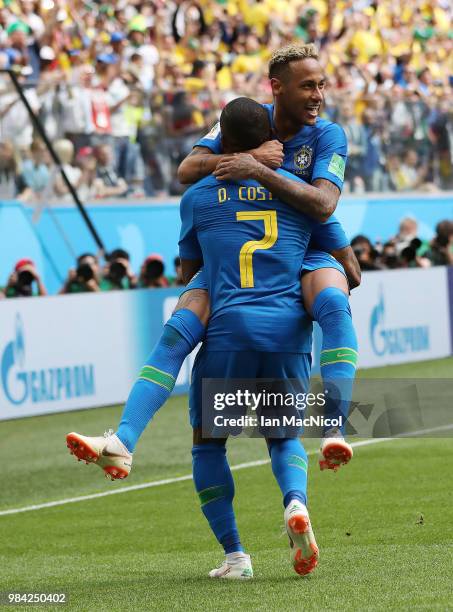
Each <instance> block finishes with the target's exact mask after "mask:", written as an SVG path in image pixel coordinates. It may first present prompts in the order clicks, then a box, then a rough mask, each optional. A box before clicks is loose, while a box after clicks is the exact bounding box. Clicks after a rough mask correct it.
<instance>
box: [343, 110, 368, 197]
mask: <svg viewBox="0 0 453 612" xmlns="http://www.w3.org/2000/svg"><path fill="white" fill-rule="evenodd" d="M339 123H340V124H341V126H342V127H343V129H344V131H345V133H346V138H347V139H348V163H347V164H346V174H345V182H346V183H347V184H348V186H349V189H350V190H351V191H352V192H363V191H364V189H365V184H364V181H363V178H362V176H363V167H364V161H365V155H366V149H367V141H366V132H365V129H364V127H363V125H361V124H360V123H358V121H357V119H356V118H355V117H354V108H353V104H352V103H351V101H348V102H344V103H343V104H342V105H341V107H340V114H339Z"/></svg>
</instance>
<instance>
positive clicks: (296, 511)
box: [285, 499, 319, 576]
mask: <svg viewBox="0 0 453 612" xmlns="http://www.w3.org/2000/svg"><path fill="white" fill-rule="evenodd" d="M285 525H286V532H287V534H288V537H289V545H290V548H291V550H290V559H291V563H292V564H293V567H294V570H295V572H296V573H297V574H300V575H301V576H305V575H306V574H310V573H311V572H312V571H313V570H314V569H315V567H316V566H317V565H318V558H319V549H318V546H317V545H316V540H315V536H314V534H313V529H312V528H311V523H310V518H309V516H308V510H307V507H306V506H305V505H304V504H303V503H302V502H300V501H299V500H298V499H293V500H292V501H291V502H290V503H289V504H288V506H287V507H286V510H285Z"/></svg>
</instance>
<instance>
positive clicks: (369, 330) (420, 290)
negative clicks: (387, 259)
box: [351, 267, 451, 368]
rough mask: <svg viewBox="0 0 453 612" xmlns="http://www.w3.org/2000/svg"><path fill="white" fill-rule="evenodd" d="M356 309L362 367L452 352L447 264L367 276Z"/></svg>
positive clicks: (356, 297)
mask: <svg viewBox="0 0 453 612" xmlns="http://www.w3.org/2000/svg"><path fill="white" fill-rule="evenodd" d="M351 309H352V316H353V321H354V325H355V328H356V332H357V337H358V341H359V367H362V368H363V367H366V368H368V367H375V366H381V365H389V364H396V363H408V362H411V361H422V360H424V359H435V358H437V357H445V356H447V355H450V354H451V341H450V313H449V297H448V283H447V268H444V267H437V268H430V269H428V270H422V269H409V270H388V271H384V272H369V273H366V274H363V275H362V284H361V286H360V287H359V288H358V289H356V290H354V291H353V292H352V295H351Z"/></svg>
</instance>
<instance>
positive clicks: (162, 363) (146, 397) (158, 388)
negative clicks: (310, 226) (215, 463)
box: [116, 289, 210, 453]
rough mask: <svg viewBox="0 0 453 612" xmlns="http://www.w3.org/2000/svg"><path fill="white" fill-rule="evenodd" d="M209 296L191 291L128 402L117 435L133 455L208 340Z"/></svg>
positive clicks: (141, 374) (185, 297) (151, 355)
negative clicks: (192, 357) (194, 354)
mask: <svg viewBox="0 0 453 612" xmlns="http://www.w3.org/2000/svg"><path fill="white" fill-rule="evenodd" d="M209 312H210V308H209V295H208V292H207V291H205V290H203V289H191V290H190V291H186V292H185V293H183V295H182V296H181V297H180V299H179V302H178V305H177V306H176V309H175V311H174V312H173V314H172V316H171V317H170V319H169V320H168V321H167V323H166V324H165V326H164V329H163V333H162V335H161V337H160V339H159V341H158V342H157V344H156V346H155V347H154V349H153V351H152V352H151V354H150V355H149V357H148V359H147V360H146V362H145V364H144V365H143V367H142V369H141V371H140V373H139V375H138V379H137V381H136V382H135V384H134V386H133V387H132V390H131V392H130V394H129V397H128V399H127V402H126V405H125V407H124V411H123V414H122V417H121V422H120V425H119V427H118V431H117V432H116V435H117V436H118V438H119V439H120V440H121V442H122V443H123V444H124V445H125V446H126V448H127V449H128V450H129V452H131V453H132V452H133V451H134V448H135V445H136V444H137V441H138V439H139V437H140V436H141V434H142V433H143V431H144V429H145V428H146V426H147V425H148V423H149V421H150V420H151V419H152V417H153V416H154V415H155V414H156V412H157V411H158V410H159V408H160V407H161V406H162V405H163V404H164V403H165V402H166V401H167V399H168V398H169V396H170V394H171V392H172V391H173V387H174V386H175V382H176V379H177V377H178V374H179V371H180V369H181V367H182V364H183V362H184V359H185V358H186V357H187V356H188V355H190V353H191V352H192V351H193V350H194V348H195V347H196V346H197V345H198V343H199V342H201V340H202V339H203V337H204V334H205V328H206V324H207V321H208V319H209Z"/></svg>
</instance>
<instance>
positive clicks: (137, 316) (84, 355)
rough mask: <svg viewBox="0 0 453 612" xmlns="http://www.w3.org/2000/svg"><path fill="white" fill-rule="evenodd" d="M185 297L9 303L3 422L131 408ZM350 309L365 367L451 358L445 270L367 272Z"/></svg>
mask: <svg viewBox="0 0 453 612" xmlns="http://www.w3.org/2000/svg"><path fill="white" fill-rule="evenodd" d="M452 288H453V282H452ZM179 293H180V290H179V289H176V288H175V289H154V290H141V291H129V292H121V291H118V292H115V291H113V292H108V293H96V294H94V293H91V294H87V293H85V294H78V295H67V296H55V297H45V298H20V299H8V300H2V301H1V302H0V420H2V419H12V418H18V417H22V416H30V415H36V414H45V413H51V412H62V411H66V410H74V409H80V408H89V407H95V406H104V405H110V404H118V403H122V402H124V401H125V400H126V398H127V396H128V393H129V390H130V387H131V385H132V383H133V381H134V378H135V376H136V375H137V372H138V371H139V369H140V367H141V365H142V364H143V362H144V360H145V359H146V357H147V355H148V353H149V352H150V351H151V349H152V347H153V345H154V344H155V342H156V341H157V339H158V338H159V336H160V334H161V330H162V325H163V323H165V321H166V320H167V319H168V318H169V317H170V316H171V313H172V310H173V308H174V306H175V305H176V303H177V300H178V295H179ZM452 293H453V291H452ZM450 299H451V298H450ZM351 306H352V312H353V319H354V324H355V327H356V330H357V336H358V339H359V366H360V367H373V366H380V365H388V364H396V363H407V362H411V361H420V360H425V359H434V358H437V357H444V356H447V355H450V354H451V352H452V347H451V327H450V314H449V296H448V282H447V269H446V268H433V269H429V270H404V271H402V270H397V271H388V272H370V273H367V274H364V275H363V281H362V286H361V287H360V288H359V289H358V290H355V291H353V293H352V296H351ZM315 337H317V336H315ZM195 353H196V349H195V351H194V352H193V353H192V355H191V356H190V357H189V358H188V359H186V361H185V362H184V364H183V366H182V368H181V372H180V375H179V377H178V380H177V383H176V386H175V391H174V392H175V393H184V392H186V391H187V390H188V385H189V380H190V372H191V366H192V363H193V359H194V355H195ZM318 353H319V347H318V350H317V351H315V354H318Z"/></svg>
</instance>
